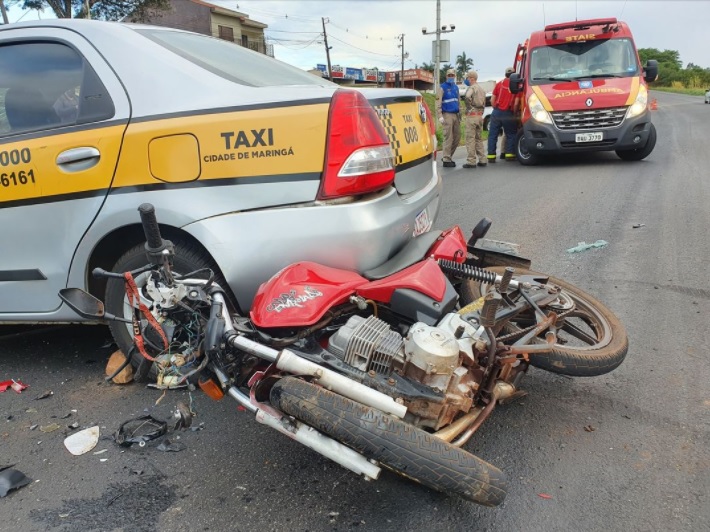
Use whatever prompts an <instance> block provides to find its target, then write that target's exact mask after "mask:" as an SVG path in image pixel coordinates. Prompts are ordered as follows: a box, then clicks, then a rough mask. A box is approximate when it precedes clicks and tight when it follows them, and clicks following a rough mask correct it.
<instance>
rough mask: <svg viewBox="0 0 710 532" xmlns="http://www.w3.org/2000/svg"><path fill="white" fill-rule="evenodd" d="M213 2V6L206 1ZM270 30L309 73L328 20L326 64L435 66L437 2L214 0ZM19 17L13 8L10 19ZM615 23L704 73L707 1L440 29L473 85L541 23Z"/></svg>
mask: <svg viewBox="0 0 710 532" xmlns="http://www.w3.org/2000/svg"><path fill="white" fill-rule="evenodd" d="M207 1H210V0H207ZM211 1H212V3H214V4H217V5H220V6H223V7H226V8H229V9H235V10H238V11H241V12H243V13H246V14H248V15H249V16H250V18H252V19H254V20H258V21H260V22H264V23H266V24H268V25H269V27H268V29H267V30H266V34H267V37H269V38H270V39H271V42H273V43H274V52H275V55H276V58H277V59H280V60H282V61H285V62H287V63H290V64H292V65H295V66H298V67H301V68H304V69H309V68H314V67H315V66H316V64H318V63H321V64H325V62H326V58H325V46H324V44H323V40H322V32H323V27H322V23H321V17H327V19H328V20H329V23H328V24H326V30H327V32H328V41H329V42H328V44H329V45H330V46H332V49H331V51H330V52H331V63H332V64H333V65H338V64H339V65H341V66H344V67H345V66H350V67H356V68H360V67H368V68H369V67H378V68H380V69H384V70H397V69H399V68H400V64H401V48H398V44H399V43H400V41H399V40H398V39H397V36H398V35H400V34H404V50H405V52H408V54H409V57H408V58H407V59H406V60H405V68H412V67H414V65H415V64H420V65H421V64H422V63H424V62H432V57H431V48H432V45H431V43H432V40H434V38H435V36H434V35H429V36H424V35H422V27H426V28H427V30H428V31H433V30H434V29H435V26H436V0H389V1H384V0H319V1H316V0H310V1H309V0H273V1H272V0H233V1H224V0H211ZM22 15H23V12H22V11H21V10H19V9H17V8H14V9H12V10H11V12H10V20H11V21H16V20H17V19H18V18H19V17H20V16H22ZM38 17H41V18H50V15H49V13H48V12H46V13H44V14H40V15H38V14H37V12H34V11H33V12H29V13H26V14H24V18H23V20H31V19H36V18H38ZM602 17H616V18H617V19H619V20H623V21H625V22H627V23H628V24H629V26H630V27H631V31H632V32H633V34H634V37H635V40H636V46H637V47H639V48H658V49H659V50H666V49H667V50H677V51H678V52H679V53H680V58H681V60H682V61H683V65H684V66H685V65H687V64H688V63H695V64H696V65H700V66H702V67H710V53H709V52H708V50H709V49H710V48H709V46H708V43H709V42H710V36H708V27H709V23H710V1H708V0H696V1H673V2H671V1H669V0H665V1H655V0H614V1H596V0H578V1H574V0H572V1H568V0H547V1H542V0H520V1H513V0H498V1H488V0H486V1H484V0H441V24H442V25H446V26H449V25H451V24H454V25H455V26H456V29H455V31H454V32H452V33H446V34H442V36H441V38H442V39H448V40H450V41H451V62H454V61H455V59H456V56H457V55H459V54H461V53H462V52H466V55H467V56H469V57H471V58H473V60H474V68H475V69H476V70H478V71H479V79H481V80H488V79H498V78H500V77H502V75H503V72H504V71H505V68H506V67H507V66H510V64H511V63H512V61H513V56H514V54H515V50H516V46H517V44H518V43H519V42H523V41H524V40H525V39H526V38H527V37H528V36H529V34H530V32H532V31H536V30H540V29H542V28H543V27H544V25H545V24H546V23H547V24H553V23H556V22H566V21H570V20H575V19H578V20H583V19H588V18H602Z"/></svg>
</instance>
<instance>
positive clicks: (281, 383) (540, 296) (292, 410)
mask: <svg viewBox="0 0 710 532" xmlns="http://www.w3.org/2000/svg"><path fill="white" fill-rule="evenodd" d="M139 212H140V215H141V219H142V222H143V228H144V230H145V234H146V239H147V242H146V256H147V259H148V264H147V265H146V266H145V267H143V268H140V269H138V270H135V271H132V272H121V273H111V272H106V271H104V270H100V269H97V270H95V271H94V272H93V273H94V275H95V276H98V277H105V278H108V279H109V282H119V283H124V284H125V288H126V301H127V303H128V304H130V305H131V307H132V308H133V309H134V312H133V317H132V319H130V320H129V319H126V318H122V317H117V316H112V315H109V314H107V313H106V312H105V311H104V306H103V303H102V302H101V301H99V300H97V299H96V298H94V297H93V296H91V295H89V294H87V293H86V292H84V291H82V290H80V289H76V288H67V289H64V290H62V291H61V293H60V296H61V298H62V299H63V301H65V302H66V303H67V304H68V305H69V306H70V307H71V308H72V309H74V310H75V311H76V312H77V313H78V314H80V315H81V316H83V317H86V318H90V319H98V320H115V321H118V322H121V321H123V322H128V323H131V324H132V327H133V337H134V346H133V348H132V350H131V352H130V353H128V356H127V357H126V364H124V367H125V365H127V364H128V362H129V361H133V364H134V366H135V368H136V377H137V379H138V378H153V379H155V380H156V383H158V384H159V385H160V386H161V387H172V386H177V385H180V384H185V383H192V384H194V385H195V386H199V387H200V388H201V389H202V390H203V391H205V393H207V395H209V396H210V397H212V398H214V399H221V398H222V397H223V396H224V395H225V394H226V395H229V396H231V397H232V398H233V399H235V400H236V401H237V402H238V403H239V404H240V405H242V406H243V407H244V408H246V409H247V410H249V411H251V412H252V413H254V414H255V416H256V419H257V421H258V422H260V423H263V424H265V425H268V426H270V427H272V428H274V429H275V430H277V431H279V432H281V433H283V434H285V435H286V436H288V437H289V438H292V439H294V440H296V441H298V442H300V443H302V444H304V445H306V446H308V447H310V448H311V449H313V450H315V451H317V452H319V453H321V454H322V455H324V456H326V457H328V458H330V459H332V460H334V461H335V462H337V463H339V464H341V465H342V466H344V467H346V468H348V469H350V470H351V471H354V472H355V473H358V474H360V475H363V476H365V477H367V478H369V479H376V478H377V477H378V475H379V474H380V467H381V466H383V467H386V468H387V469H390V470H392V471H395V472H396V473H399V474H401V475H403V476H405V477H408V478H410V479H413V480H415V481H418V482H420V483H422V484H425V485H427V486H429V487H431V488H433V489H436V490H439V491H442V492H444V493H447V494H451V495H457V496H460V497H463V498H464V499H467V500H470V501H473V502H476V503H479V504H483V505H486V506H495V505H498V504H500V503H501V502H502V501H503V499H504V498H505V495H506V481H505V476H504V474H503V473H502V472H501V471H500V470H499V469H497V468H496V467H494V466H492V465H491V464H489V463H487V462H485V461H483V460H481V459H480V458H477V457H476V456H474V455H472V454H470V453H469V452H467V451H466V450H465V449H464V448H463V447H464V445H465V444H466V442H467V441H468V440H469V439H470V438H471V436H472V435H473V434H474V433H475V432H476V430H478V428H479V427H480V426H481V424H482V423H483V422H484V421H485V420H486V419H487V418H488V417H489V416H490V414H491V412H492V411H493V409H494V408H495V407H496V405H497V404H498V403H502V402H505V401H507V400H511V399H513V398H515V397H516V396H517V395H518V394H520V393H521V392H520V383H521V380H522V378H523V376H524V375H525V373H526V371H527V369H528V367H529V366H530V365H533V366H536V367H538V368H542V369H545V370H547V371H551V372H554V373H561V374H564V375H573V376H594V375H602V374H604V373H607V372H610V371H612V370H613V369H614V368H616V367H617V366H618V365H619V364H621V362H622V361H623V359H624V357H625V356H626V352H627V349H628V340H627V336H626V331H625V329H624V327H623V325H622V324H621V322H620V321H619V320H618V318H616V317H615V316H614V314H612V312H611V311H609V310H608V309H607V308H606V307H605V306H604V305H602V304H601V303H600V302H598V301H597V300H596V299H594V298H593V297H591V296H590V295H588V294H586V293H584V292H583V291H582V290H580V289H578V288H576V287H574V286H572V285H570V284H569V283H565V282H564V281H561V280H558V279H555V278H553V277H550V276H548V275H544V274H541V273H536V272H533V271H530V270H529V267H530V262H529V261H527V260H525V259H523V258H520V257H518V256H515V255H512V254H509V253H505V252H502V251H500V250H497V249H494V248H493V247H491V246H490V245H485V244H481V241H482V240H481V239H483V237H484V236H485V234H486V232H487V231H488V229H489V227H490V225H491V222H490V221H489V220H487V219H485V218H484V219H483V220H481V222H480V223H479V224H478V225H477V226H476V228H475V229H474V230H473V234H472V236H471V238H470V239H469V240H468V242H467V241H466V240H465V238H464V235H463V233H462V231H461V229H460V228H459V227H458V226H454V227H452V228H451V229H449V230H447V231H444V232H439V231H431V232H429V233H425V234H423V235H420V236H418V237H416V238H414V239H413V240H411V241H410V242H409V244H407V245H406V246H405V247H404V248H403V249H402V250H401V251H400V252H399V253H397V254H396V255H395V256H394V257H392V258H391V259H390V260H389V261H387V262H386V263H384V264H382V265H381V266H379V267H378V268H375V269H373V270H369V271H365V272H353V271H345V270H339V269H335V268H330V267H326V266H323V265H319V264H315V263H313V262H299V263H296V264H292V265H290V266H288V267H286V268H284V269H283V270H281V271H280V272H278V273H277V274H276V275H274V276H273V277H272V278H271V279H269V280H268V281H266V282H265V283H264V284H262V285H261V287H260V289H259V291H258V293H257V295H256V298H255V300H254V304H253V307H252V309H251V312H250V314H249V316H242V315H239V314H237V313H234V312H231V311H230V302H229V297H228V295H227V293H226V291H225V289H224V287H222V286H220V285H219V284H218V282H217V281H218V278H217V277H216V276H215V274H214V272H211V271H197V272H174V271H173V270H172V256H173V251H174V250H173V246H172V244H171V242H170V241H166V240H163V239H162V238H161V235H160V232H159V229H158V223H157V220H156V217H155V212H154V210H153V207H152V206H151V205H149V204H143V205H141V207H140V208H139ZM137 278H140V280H141V282H140V283H137V282H136V279H137ZM139 285H140V288H139ZM121 369H122V368H118V369H117V370H116V373H118V372H119V371H120V370H121Z"/></svg>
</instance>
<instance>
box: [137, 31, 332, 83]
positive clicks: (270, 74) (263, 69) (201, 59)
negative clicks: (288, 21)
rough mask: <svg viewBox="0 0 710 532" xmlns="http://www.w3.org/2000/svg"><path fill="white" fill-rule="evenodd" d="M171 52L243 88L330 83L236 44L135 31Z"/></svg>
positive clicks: (203, 37)
mask: <svg viewBox="0 0 710 532" xmlns="http://www.w3.org/2000/svg"><path fill="white" fill-rule="evenodd" d="M133 29H134V30H135V31H136V32H138V33H140V34H141V35H143V36H145V37H147V38H148V39H150V40H152V41H153V42H155V43H157V44H159V45H161V46H163V47H164V48H167V49H168V50H170V51H171V52H173V53H175V54H177V55H179V56H180V57H183V58H184V59H187V60H188V61H191V62H192V63H195V64H196V65H198V66H200V67H202V68H204V69H205V70H209V71H210V72H212V73H213V74H217V75H218V76H221V77H223V78H226V79H229V80H230V81H233V82H235V83H239V84H241V85H249V86H252V87H272V86H279V85H317V86H321V87H322V86H326V85H330V84H331V83H330V82H329V81H327V80H323V79H320V78H318V77H316V76H314V75H313V74H309V73H308V72H304V71H303V70H300V69H298V68H296V67H293V66H291V65H287V64H286V63H282V62H281V61H278V60H276V59H274V58H272V57H269V56H267V55H264V54H261V53H259V52H254V51H252V50H249V49H247V48H244V47H242V46H240V45H238V44H235V43H233V42H229V41H226V40H224V39H217V38H215V37H209V36H206V35H199V34H194V33H187V32H183V31H170V30H165V29H155V28H150V29H147V28H140V29H137V28H133Z"/></svg>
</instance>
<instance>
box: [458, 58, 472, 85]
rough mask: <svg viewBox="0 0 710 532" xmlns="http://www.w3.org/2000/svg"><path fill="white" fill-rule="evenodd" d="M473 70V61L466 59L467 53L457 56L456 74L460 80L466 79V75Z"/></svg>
mask: <svg viewBox="0 0 710 532" xmlns="http://www.w3.org/2000/svg"><path fill="white" fill-rule="evenodd" d="M472 68H473V59H471V58H470V57H466V52H462V53H461V55H458V56H456V73H457V74H458V77H459V79H463V78H465V77H466V73H467V72H468V71H469V70H471V69H472Z"/></svg>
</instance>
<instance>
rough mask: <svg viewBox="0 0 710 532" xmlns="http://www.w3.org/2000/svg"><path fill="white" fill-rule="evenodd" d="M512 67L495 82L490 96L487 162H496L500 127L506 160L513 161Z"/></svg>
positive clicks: (514, 124) (515, 129) (514, 126)
mask: <svg viewBox="0 0 710 532" xmlns="http://www.w3.org/2000/svg"><path fill="white" fill-rule="evenodd" d="M512 73H513V69H512V68H510V67H508V68H506V69H505V79H503V80H501V81H499V82H498V83H496V86H495V88H494V89H493V96H492V97H491V105H492V106H493V112H492V113H491V124H490V127H489V128H488V162H489V163H494V162H496V148H497V144H498V133H500V130H501V128H503V132H504V133H505V145H504V146H503V149H504V152H505V160H506V161H515V138H516V136H517V121H516V118H515V113H514V106H515V99H514V98H513V95H512V94H511V92H510V75H511V74H512Z"/></svg>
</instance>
